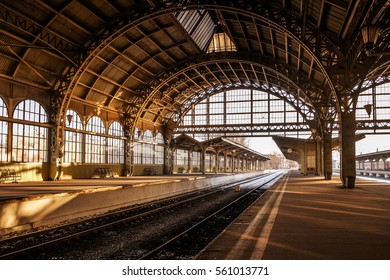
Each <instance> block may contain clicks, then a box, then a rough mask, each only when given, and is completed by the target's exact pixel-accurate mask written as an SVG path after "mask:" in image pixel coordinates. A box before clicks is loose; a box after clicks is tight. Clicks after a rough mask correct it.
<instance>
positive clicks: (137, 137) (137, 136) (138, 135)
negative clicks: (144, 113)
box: [134, 127, 142, 140]
mask: <svg viewBox="0 0 390 280" xmlns="http://www.w3.org/2000/svg"><path fill="white" fill-rule="evenodd" d="M134 140H142V135H141V130H140V129H139V128H138V127H136V128H135V130H134Z"/></svg>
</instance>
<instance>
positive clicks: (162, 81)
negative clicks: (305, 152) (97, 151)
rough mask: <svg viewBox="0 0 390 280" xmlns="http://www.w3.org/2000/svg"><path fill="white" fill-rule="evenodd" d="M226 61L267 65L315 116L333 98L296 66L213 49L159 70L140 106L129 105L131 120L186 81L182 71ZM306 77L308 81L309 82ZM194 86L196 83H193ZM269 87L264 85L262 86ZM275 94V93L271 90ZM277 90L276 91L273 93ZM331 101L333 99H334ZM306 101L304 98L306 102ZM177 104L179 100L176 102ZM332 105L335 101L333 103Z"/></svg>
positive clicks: (276, 83) (139, 116) (263, 66)
mask: <svg viewBox="0 0 390 280" xmlns="http://www.w3.org/2000/svg"><path fill="white" fill-rule="evenodd" d="M226 62H240V63H243V64H250V65H253V66H256V67H259V68H266V69H267V70H268V71H271V72H273V73H275V75H277V76H279V77H280V78H279V80H278V81H277V82H273V84H274V85H275V86H278V82H279V83H280V82H281V83H283V85H280V84H279V86H282V87H283V86H284V87H285V88H284V89H285V90H286V91H287V92H289V91H290V90H289V87H292V88H294V89H295V90H296V92H302V93H303V94H304V95H305V97H306V98H305V99H307V100H309V101H310V102H309V104H310V106H312V107H314V108H315V110H314V114H315V115H316V117H317V119H318V118H320V119H321V118H322V117H323V115H322V114H321V111H320V110H321V108H320V107H319V106H321V105H323V104H329V102H331V101H332V100H329V99H328V96H327V95H326V94H320V93H321V92H322V89H321V85H316V84H314V83H313V82H310V80H309V79H308V77H307V76H305V75H304V73H303V72H301V71H297V70H296V68H295V67H291V66H288V65H287V67H286V65H285V64H284V63H283V62H281V61H277V60H275V59H273V58H271V57H266V56H259V55H253V54H243V53H237V52H226V53H217V54H216V53H213V54H206V55H204V56H202V57H198V58H194V59H193V60H191V61H186V62H185V63H183V64H181V65H178V66H176V67H174V68H173V69H170V70H169V71H166V72H164V73H162V74H161V75H160V76H159V77H158V78H156V79H155V80H154V81H153V82H151V83H150V84H149V85H148V87H147V88H145V89H143V90H141V91H140V95H141V96H144V98H145V99H144V101H143V103H142V105H141V106H140V107H137V108H130V112H129V115H130V116H132V117H133V118H134V123H135V122H136V120H138V119H140V118H141V117H142V114H143V113H144V112H145V111H147V110H148V108H147V106H148V104H149V103H150V102H151V101H152V100H156V99H163V98H164V96H168V97H169V94H170V93H171V92H172V91H174V90H175V88H176V87H178V86H180V85H181V84H182V83H185V82H186V81H188V79H187V78H180V76H188V75H184V74H186V73H187V72H188V71H191V70H192V69H196V68H199V67H201V66H205V65H211V64H216V63H226ZM308 81H309V82H308ZM247 82H249V84H250V85H249V87H252V88H256V87H258V86H255V85H254V84H255V83H254V82H251V81H247ZM219 86H221V87H225V85H223V84H221V83H220V84H219ZM237 86H245V85H244V84H239V83H238V85H237ZM195 87H196V86H195ZM268 89H270V86H268V88H264V90H268ZM207 90H210V91H213V88H212V87H211V86H208V87H206V90H204V89H203V88H199V87H198V90H196V89H195V90H194V89H191V88H190V89H188V90H186V91H185V92H183V94H184V95H185V94H188V91H193V92H192V94H191V93H190V95H192V96H193V95H195V94H199V93H200V92H206V93H207ZM308 91H311V92H314V93H316V94H317V97H320V98H319V99H318V100H314V98H313V96H311V95H310V94H308ZM274 94H275V93H274ZM276 94H277V93H276ZM333 101H334V100H333ZM305 103H307V102H305ZM179 105H180V104H179ZM332 106H335V104H332Z"/></svg>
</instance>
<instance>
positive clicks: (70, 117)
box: [66, 115, 73, 126]
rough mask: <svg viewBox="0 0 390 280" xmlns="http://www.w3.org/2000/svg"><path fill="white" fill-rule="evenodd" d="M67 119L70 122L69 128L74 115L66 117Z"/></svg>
mask: <svg viewBox="0 0 390 280" xmlns="http://www.w3.org/2000/svg"><path fill="white" fill-rule="evenodd" d="M66 119H67V120H68V126H69V125H70V124H71V123H72V119H73V115H66Z"/></svg>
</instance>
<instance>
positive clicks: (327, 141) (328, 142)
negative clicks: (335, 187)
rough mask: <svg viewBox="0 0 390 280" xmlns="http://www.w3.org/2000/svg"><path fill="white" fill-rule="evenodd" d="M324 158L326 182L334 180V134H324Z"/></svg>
mask: <svg viewBox="0 0 390 280" xmlns="http://www.w3.org/2000/svg"><path fill="white" fill-rule="evenodd" d="M323 156H324V175H325V180H331V179H332V134H331V133H330V132H324V134H323Z"/></svg>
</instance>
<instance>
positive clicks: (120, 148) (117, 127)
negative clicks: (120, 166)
mask: <svg viewBox="0 0 390 280" xmlns="http://www.w3.org/2000/svg"><path fill="white" fill-rule="evenodd" d="M108 134H109V137H108V138H107V140H108V163H124V160H125V159H124V157H125V141H124V140H123V139H121V138H120V137H124V132H123V128H122V126H121V124H120V123H118V122H113V123H112V124H111V125H110V127H109V129H108ZM110 136H116V137H115V138H114V137H110Z"/></svg>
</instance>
